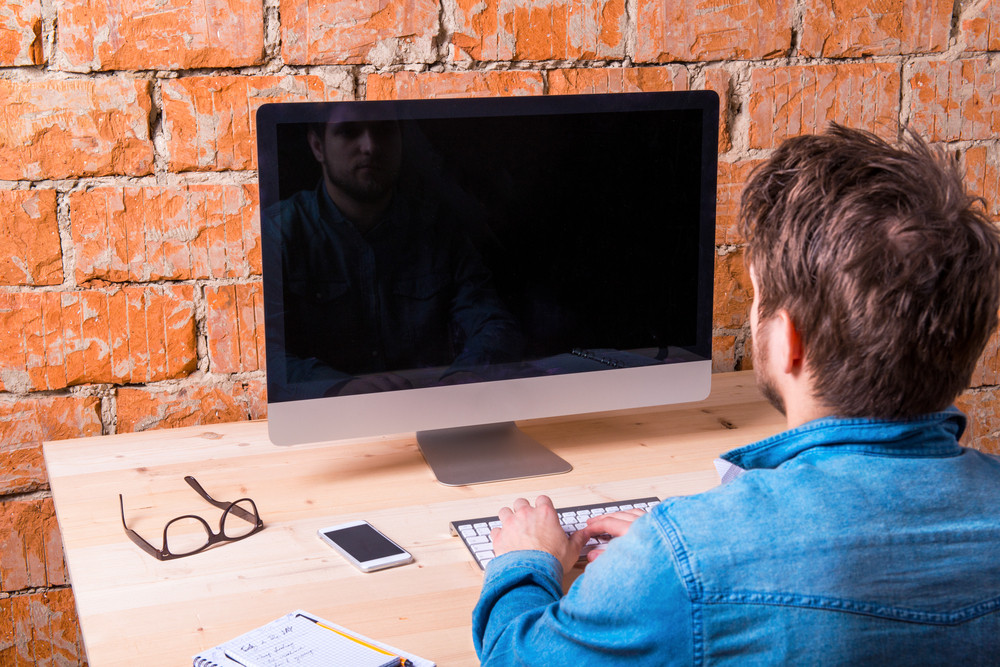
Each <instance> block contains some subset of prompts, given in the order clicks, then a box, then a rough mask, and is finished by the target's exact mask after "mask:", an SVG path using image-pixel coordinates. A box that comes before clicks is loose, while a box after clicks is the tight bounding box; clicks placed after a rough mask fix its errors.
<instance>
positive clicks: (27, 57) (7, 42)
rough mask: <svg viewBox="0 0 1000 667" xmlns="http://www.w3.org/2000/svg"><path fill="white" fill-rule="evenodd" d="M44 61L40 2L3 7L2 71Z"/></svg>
mask: <svg viewBox="0 0 1000 667" xmlns="http://www.w3.org/2000/svg"><path fill="white" fill-rule="evenodd" d="M44 61H45V58H44V56H43V55H42V3H41V1H40V0H22V1H21V2H16V1H15V2H6V3H4V11H3V12H2V14H0V67H11V66H13V67H17V66H20V65H41V64H42V63H43V62H44Z"/></svg>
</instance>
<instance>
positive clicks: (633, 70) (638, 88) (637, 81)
mask: <svg viewBox="0 0 1000 667" xmlns="http://www.w3.org/2000/svg"><path fill="white" fill-rule="evenodd" d="M689 88H690V78H689V76H688V72H687V69H686V68H684V67H682V66H680V65H670V66H666V67H602V68H599V69H576V68H574V69H557V70H552V71H551V72H549V94H551V95H573V94H577V93H637V92H650V91H662V90H688V89H689Z"/></svg>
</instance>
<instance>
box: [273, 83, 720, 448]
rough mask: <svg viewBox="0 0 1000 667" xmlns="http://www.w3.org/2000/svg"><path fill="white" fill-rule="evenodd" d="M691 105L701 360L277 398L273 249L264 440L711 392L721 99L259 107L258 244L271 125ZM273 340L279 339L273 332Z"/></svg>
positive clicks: (327, 437)
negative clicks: (340, 118) (698, 124)
mask: <svg viewBox="0 0 1000 667" xmlns="http://www.w3.org/2000/svg"><path fill="white" fill-rule="evenodd" d="M657 110H664V111H671V110H697V111H699V112H700V113H701V114H702V129H703V132H702V141H701V166H702V173H701V184H702V189H701V201H700V220H699V245H698V252H699V258H698V272H699V276H698V295H697V301H698V313H697V327H696V340H697V341H698V343H697V345H698V346H699V348H700V349H701V350H703V351H706V352H707V354H706V355H705V356H706V357H707V358H701V359H697V360H694V361H686V362H683V363H671V364H663V365H656V366H649V367H642V368H622V369H610V370H602V371H595V372H583V373H572V374H567V375H554V376H545V377H531V378H518V379H506V380H496V381H486V382H478V383H470V384H462V385H454V386H440V387H425V388H419V389H409V390H402V391H392V392H381V393H372V394H362V395H355V396H333V397H327V398H307V399H299V400H280V401H275V400H272V399H271V398H270V396H273V395H277V394H279V391H276V390H277V389H278V388H279V386H280V382H281V378H284V377H285V375H284V373H285V365H284V363H283V358H284V350H283V349H282V348H281V347H280V343H279V342H278V341H280V340H283V339H284V332H283V326H284V325H283V321H282V317H281V313H280V306H278V307H276V306H275V304H280V303H281V302H282V298H283V296H282V285H281V279H280V276H281V275H282V268H281V260H280V252H277V253H275V252H268V251H267V248H264V249H263V252H262V263H263V272H264V280H263V292H264V309H265V331H266V336H265V347H266V354H267V383H268V388H269V391H268V395H269V398H268V433H269V437H270V438H271V440H272V442H274V443H275V444H279V445H293V444H300V443H307V442H326V441H332V440H339V439H345V438H358V437H376V436H384V435H392V434H407V433H413V432H417V431H424V430H434V429H444V428H455V427H464V426H474V425H479V424H488V423H499V422H509V421H519V420H528V419H537V418H544V417H553V416H562V415H572V414H583V413H592V412H604V411H609V410H621V409H628V408H639V407H650V406H654V405H663V404H669V403H681V402H689V401H695V400H700V399H703V398H705V397H706V396H707V395H708V392H709V389H710V377H711V367H712V362H711V358H710V355H711V352H710V351H711V335H712V334H711V329H712V299H713V291H714V286H713V280H714V256H715V250H714V246H715V203H716V201H715V197H716V189H717V183H716V178H717V177H716V173H717V163H718V126H719V99H718V96H717V95H716V94H715V93H714V92H712V91H669V92H649V93H619V94H592V95H563V96H538V97H503V98H443V99H424V100H380V101H353V100H352V101H336V102H298V103H276V104H265V105H263V106H261V107H260V108H259V109H258V111H257V121H256V122H257V150H258V154H257V164H258V177H259V195H260V211H261V226H262V237H263V239H262V244H265V243H266V242H267V234H265V233H264V229H263V228H264V227H265V225H266V224H268V221H267V220H266V216H265V212H266V211H267V209H268V207H269V206H271V205H272V204H275V203H277V201H278V199H279V180H278V174H277V169H276V167H275V165H276V164H277V157H278V127H279V126H280V125H281V124H283V123H314V122H315V123H319V122H327V121H328V120H329V119H330V118H331V114H332V113H335V112H337V113H339V112H343V113H345V114H358V113H363V114H364V116H365V117H366V118H368V119H371V120H391V119H399V120H420V119H431V118H470V117H495V116H518V115H548V114H570V113H623V114H624V113H628V112H630V111H657ZM274 334H277V335H274Z"/></svg>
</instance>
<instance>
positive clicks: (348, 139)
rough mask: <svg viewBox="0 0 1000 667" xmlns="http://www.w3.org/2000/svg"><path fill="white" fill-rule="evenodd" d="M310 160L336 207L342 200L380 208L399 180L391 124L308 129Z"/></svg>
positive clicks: (395, 131)
mask: <svg viewBox="0 0 1000 667" xmlns="http://www.w3.org/2000/svg"><path fill="white" fill-rule="evenodd" d="M307 138H308V141H309V148H310V149H311V150H312V154H313V157H315V158H316V161H317V162H319V163H320V165H322V167H323V179H324V182H325V184H326V189H327V192H328V193H329V194H330V196H331V198H333V200H334V202H336V203H337V204H338V205H339V206H343V205H344V203H346V202H343V201H342V200H343V198H345V197H346V198H350V199H351V200H353V202H356V203H360V204H376V205H377V204H384V203H385V202H386V201H387V200H388V198H389V197H390V196H391V194H392V190H393V188H394V187H395V185H396V181H397V180H398V178H399V168H400V162H401V156H402V139H401V136H400V129H399V125H398V124H397V123H394V122H390V121H385V122H366V121H355V120H347V121H343V122H331V123H321V124H317V125H313V126H310V128H309V132H308V135H307Z"/></svg>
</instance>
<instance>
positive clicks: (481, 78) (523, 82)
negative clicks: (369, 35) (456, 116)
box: [367, 70, 545, 100]
mask: <svg viewBox="0 0 1000 667" xmlns="http://www.w3.org/2000/svg"><path fill="white" fill-rule="evenodd" d="M367 86H368V99H370V100H394V99H423V98H428V97H501V96H508V95H541V94H542V93H543V92H544V88H545V83H544V80H543V79H542V74H541V72H525V71H518V72H500V71H496V70H491V71H474V72H424V73H417V72H396V73H395V74H371V75H369V76H368V83H367Z"/></svg>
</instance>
